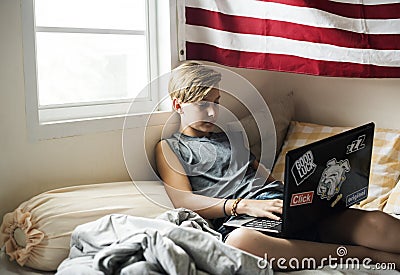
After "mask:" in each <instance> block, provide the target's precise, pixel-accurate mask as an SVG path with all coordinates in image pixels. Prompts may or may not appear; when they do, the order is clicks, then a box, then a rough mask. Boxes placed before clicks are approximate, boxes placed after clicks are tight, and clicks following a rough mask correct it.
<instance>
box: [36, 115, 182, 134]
mask: <svg viewBox="0 0 400 275" xmlns="http://www.w3.org/2000/svg"><path fill="white" fill-rule="evenodd" d="M170 117H171V112H168V111H162V112H156V113H153V114H149V113H148V114H144V113H143V114H133V115H128V116H127V115H116V116H109V117H97V118H89V119H80V120H71V121H62V122H51V123H40V124H36V125H33V124H32V123H31V124H30V127H31V128H30V129H28V133H29V139H30V140H31V141H38V140H45V139H54V138H63V137H71V136H80V135H85V134H93V133H99V132H107V131H119V130H122V129H123V128H125V129H132V128H145V127H149V126H150V127H151V126H158V125H164V124H165V122H166V121H167V120H168V119H169V118H170ZM169 122H170V123H178V120H177V117H173V118H172V119H171V120H170V121H169Z"/></svg>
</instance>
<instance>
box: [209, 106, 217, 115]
mask: <svg viewBox="0 0 400 275" xmlns="http://www.w3.org/2000/svg"><path fill="white" fill-rule="evenodd" d="M207 112H208V116H209V117H215V116H216V115H217V112H218V105H217V104H212V105H211V106H210V108H208V110H207Z"/></svg>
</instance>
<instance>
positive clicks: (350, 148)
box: [346, 135, 365, 154]
mask: <svg viewBox="0 0 400 275" xmlns="http://www.w3.org/2000/svg"><path fill="white" fill-rule="evenodd" d="M364 141H365V135H362V136H359V137H358V138H357V139H356V140H353V141H352V142H351V143H350V144H349V145H347V151H346V154H351V153H354V152H356V151H358V150H361V149H364V148H365V143H364Z"/></svg>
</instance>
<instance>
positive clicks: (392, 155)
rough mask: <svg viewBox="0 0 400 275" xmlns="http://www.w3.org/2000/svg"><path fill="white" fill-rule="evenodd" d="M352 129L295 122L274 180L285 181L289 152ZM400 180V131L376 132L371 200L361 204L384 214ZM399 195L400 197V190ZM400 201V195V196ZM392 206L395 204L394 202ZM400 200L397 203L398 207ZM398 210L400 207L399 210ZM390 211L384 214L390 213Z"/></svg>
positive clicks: (369, 194) (378, 129)
mask: <svg viewBox="0 0 400 275" xmlns="http://www.w3.org/2000/svg"><path fill="white" fill-rule="evenodd" d="M348 129H351V128H350V127H330V126H323V125H317V124H312V123H304V122H297V121H292V122H291V123H290V126H289V130H288V133H287V136H286V139H285V142H284V144H283V146H282V150H281V152H280V154H279V156H278V158H277V160H276V162H275V166H274V168H273V170H272V176H273V177H274V178H276V179H279V180H283V174H284V169H285V155H286V153H287V152H288V151H289V150H292V149H295V148H297V147H300V146H303V145H306V144H309V143H311V142H314V141H317V140H320V139H323V138H326V137H329V136H332V135H334V134H337V133H341V132H343V131H346V130H348ZM399 177H400V130H392V129H380V128H376V129H375V137H374V148H373V150H372V165H371V174H370V187H369V190H368V197H367V199H365V200H364V201H362V202H361V203H360V205H359V206H360V207H361V208H364V209H380V210H383V209H384V206H385V204H386V202H387V201H388V198H389V195H390V194H391V192H392V189H393V188H394V187H395V185H396V183H397V181H398V180H399ZM397 189H399V192H398V193H399V194H400V188H397ZM398 197H399V198H400V195H398ZM393 203H396V202H395V200H393ZM398 203H399V199H398V200H397V204H398ZM397 207H398V208H399V206H397ZM391 209H392V208H387V209H385V210H391Z"/></svg>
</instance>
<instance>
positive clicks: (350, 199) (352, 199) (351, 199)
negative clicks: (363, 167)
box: [346, 186, 368, 206]
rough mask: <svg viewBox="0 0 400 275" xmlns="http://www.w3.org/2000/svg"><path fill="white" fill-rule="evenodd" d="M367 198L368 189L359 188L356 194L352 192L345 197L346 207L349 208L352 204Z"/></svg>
mask: <svg viewBox="0 0 400 275" xmlns="http://www.w3.org/2000/svg"><path fill="white" fill-rule="evenodd" d="M367 196H368V187H367V186H366V187H364V188H361V189H360V190H357V191H356V192H353V193H351V194H349V195H347V196H346V206H350V205H353V204H356V203H358V202H360V201H362V200H364V199H366V198H367Z"/></svg>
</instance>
